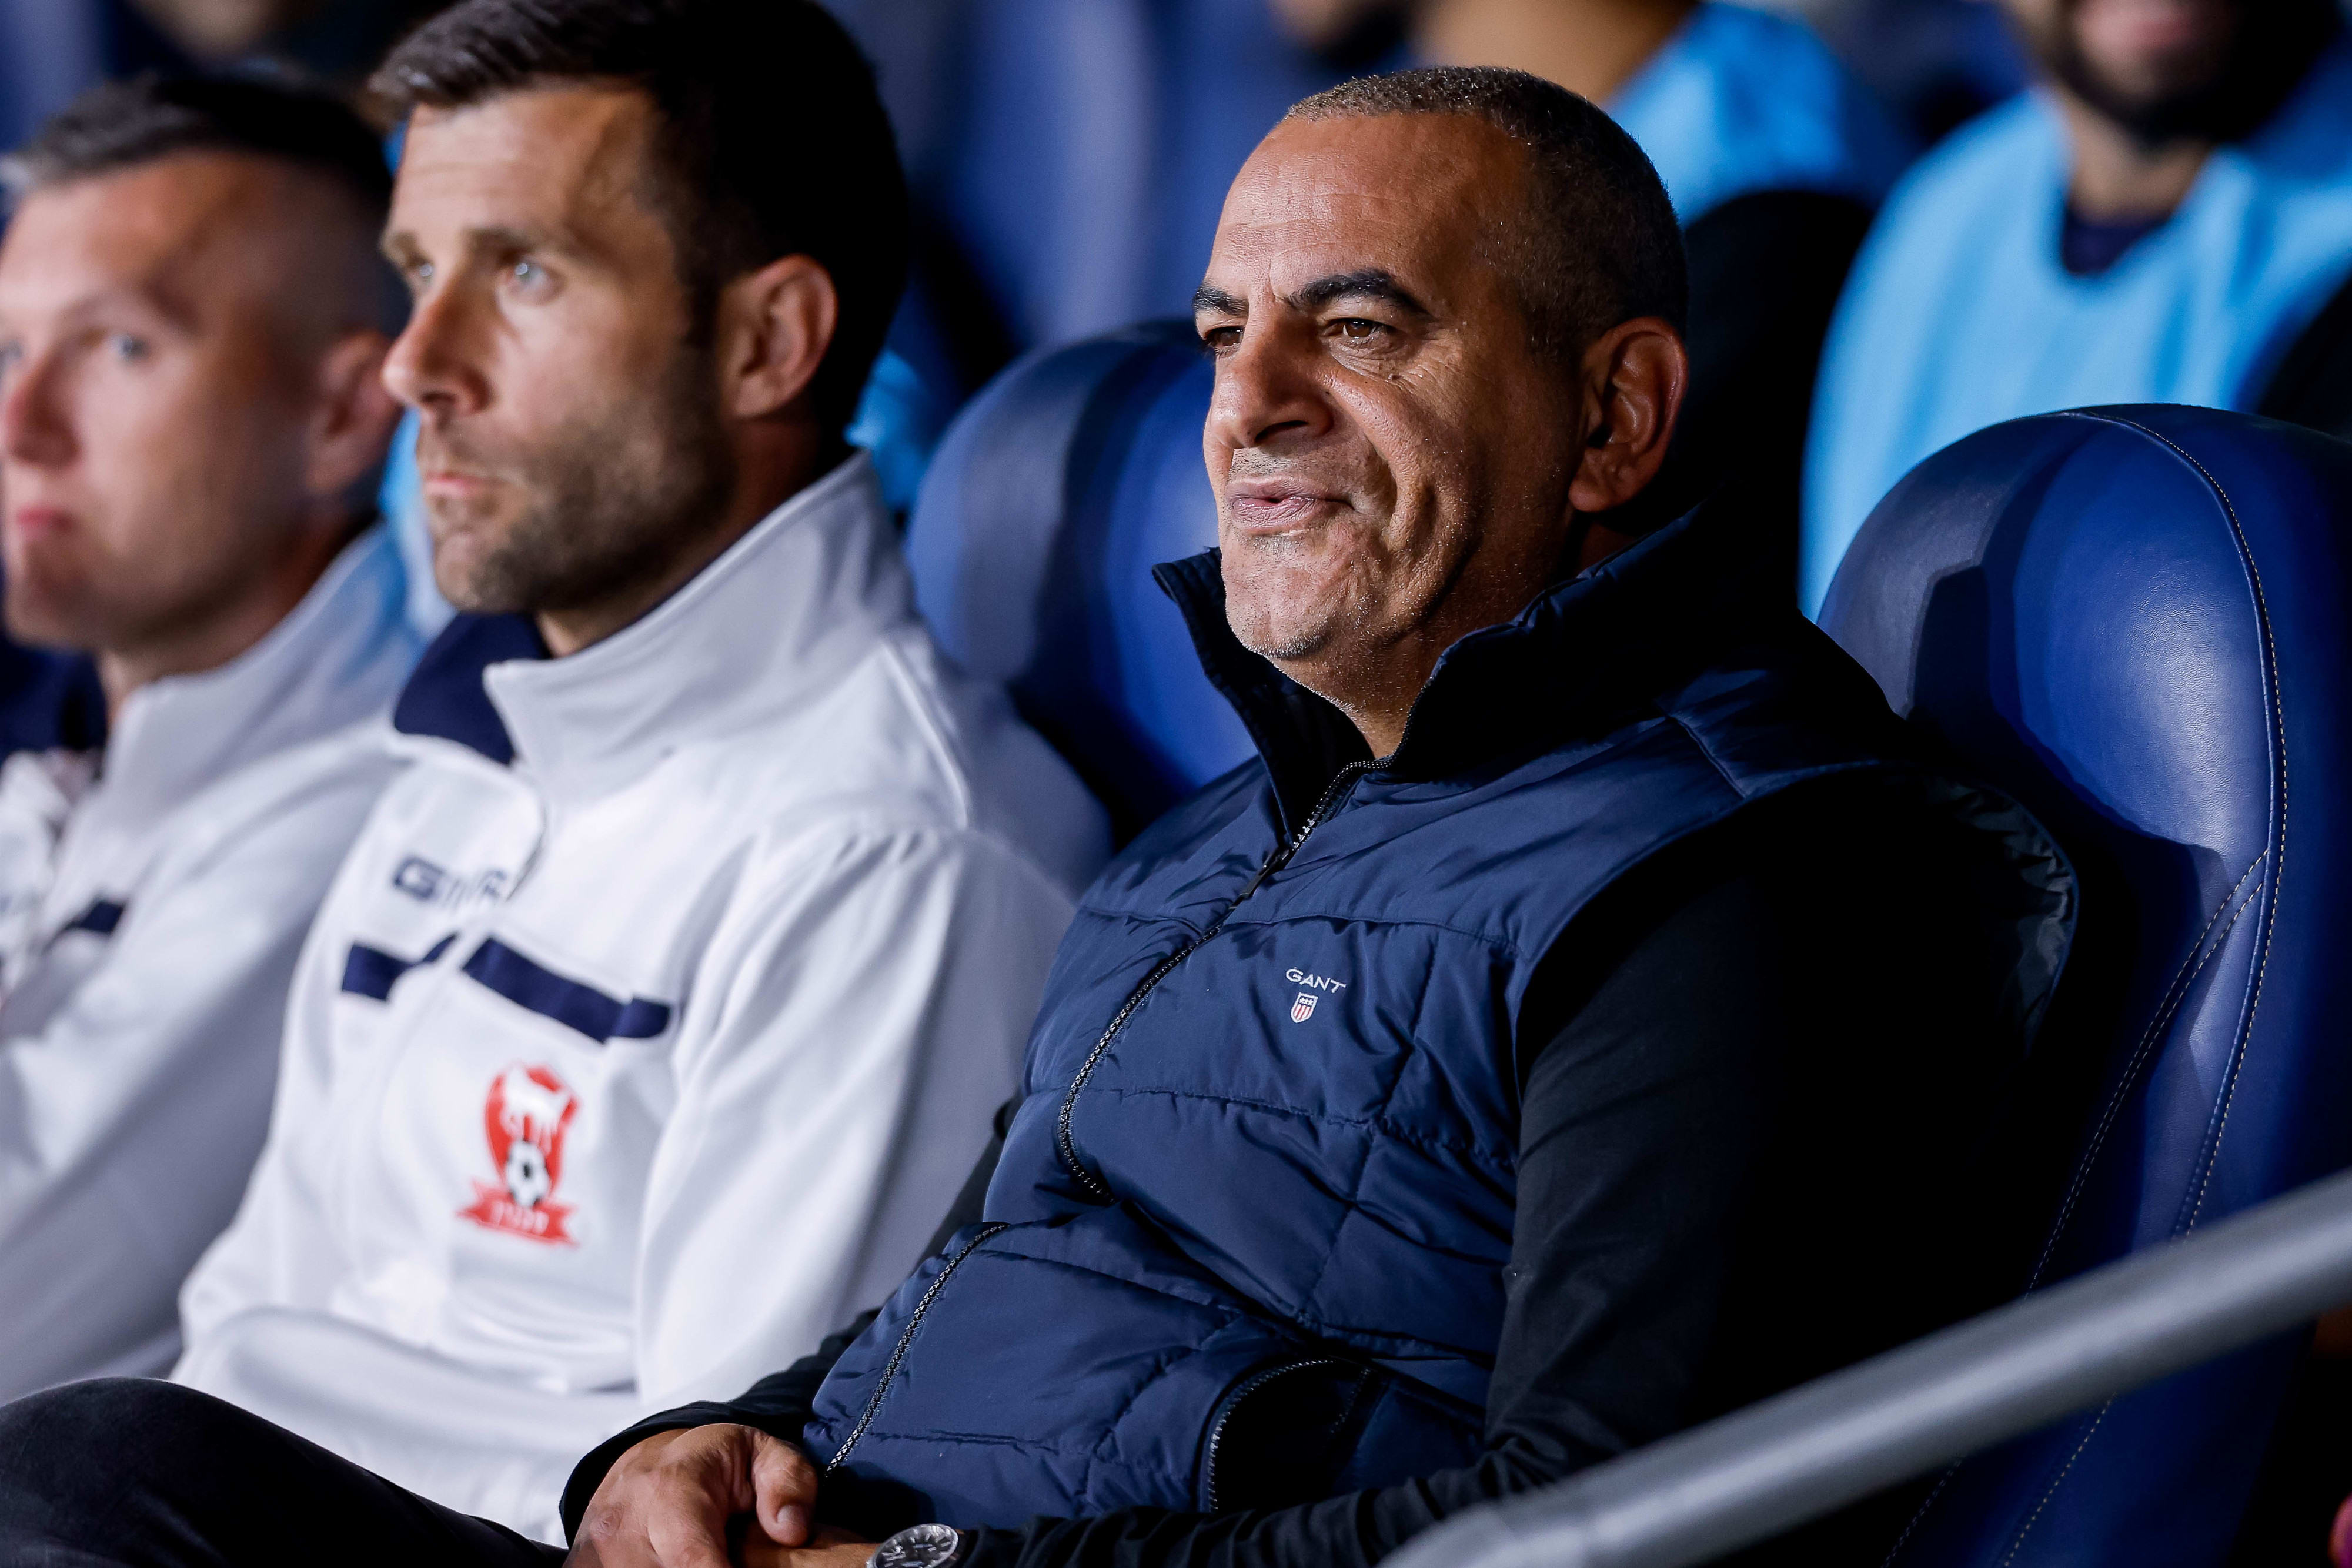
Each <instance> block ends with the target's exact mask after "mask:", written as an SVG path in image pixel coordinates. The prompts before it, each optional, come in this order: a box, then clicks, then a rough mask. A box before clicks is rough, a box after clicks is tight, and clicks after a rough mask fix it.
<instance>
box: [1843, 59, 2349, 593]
mask: <svg viewBox="0 0 2352 1568" xmlns="http://www.w3.org/2000/svg"><path fill="white" fill-rule="evenodd" d="M2068 177H2069V154H2068V149H2067V143H2066V138H2065V134H2064V131H2063V126H2062V125H2061V123H2060V120H2059V118H2058V113H2057V110H2056V109H2055V108H2054V107H2053V105H2052V104H2051V103H2050V102H2049V101H2048V100H2047V99H2045V98H2043V97H2042V95H2040V94H2038V93H2029V94H2026V95H2024V96H2022V97H2021V98H2020V99H2016V100H2014V101H2012V102H2011V103H2009V104H2007V105H2005V106H2003V107H2001V108H2000V109H1997V110H1992V111H1991V112H1990V113H1988V114H1986V115H1985V116H1983V117H1982V118H1981V119H1979V120H1977V121H1975V122H1974V123H1973V124H1971V125H1969V126H1967V127H1964V128H1963V129H1962V130H1960V131H1958V132H1957V133H1955V134H1954V135H1953V136H1952V138H1951V139H1950V140H1949V141H1947V142H1945V143H1944V145H1943V146H1941V147H1939V148H1937V150H1936V151H1935V152H1932V153H1930V154H1929V155H1928V156H1927V158H1925V159H1923V160H1922V161H1921V162H1920V163H1919V166H1918V167H1917V168H1916V169H1915V170H1914V171H1913V172H1911V174H1910V175H1909V176H1908V177H1907V178H1906V180H1905V181H1904V183H1902V185H1901V186H1899V187H1898V188H1897V189H1896V191H1895V194H1894V196H1893V197H1892V198H1891V199H1890V200H1889V201H1888V203H1887V205H1886V208H1885V212H1884V213H1882V214H1880V217H1879V220H1878V224H1877V226H1876V227H1875V228H1874V229H1873V230H1872V232H1871V235H1870V237H1869V239H1868V240H1867V241H1866V242H1864V246H1863V250H1862V255H1861V256H1860V257H1859V258H1858V259H1857V260H1856V261H1855V263H1854V269H1853V277H1851V279H1850V280H1849V281H1848V283H1847V285H1846V290H1845V297H1844V298H1843V301H1842V302H1841V303H1840V305H1839V307H1838V313H1837V317H1836V319H1835V320H1834V321H1833V322H1832V326H1831V329H1830V337H1829V341H1828V344H1827V346H1826V347H1825V349H1824V350H1823V351H1822V373H1821V381H1820V385H1819V391H1818V392H1817V394H1816V397H1815V401H1814V404H1813V421H1812V434H1811V441H1810V443H1809V446H1808V451H1807V453H1806V462H1805V523H1804V543H1803V549H1802V555H1801V564H1800V571H1799V578H1800V584H1801V596H1802V600H1803V604H1804V608H1805V611H1806V613H1808V614H1813V613H1817V612H1819V610H1820V608H1821V603H1822V598H1823V596H1824V595H1826V594H1827V593H1828V591H1829V585H1830V580H1831V579H1832V577H1833V576H1835V575H1836V572H1837V567H1838V562H1839V561H1840V560H1841V559H1843V558H1844V555H1845V551H1846V547H1847V546H1848V545H1849V544H1851V543H1852V542H1853V536H1854V535H1855V533H1857V532H1858V531H1859V530H1860V529H1861V528H1862V524H1863V519H1864V518H1865V517H1868V516H1869V515H1870V511H1871V508H1872V507H1875V506H1876V505H1877V504H1878V500H1879V497H1882V496H1884V495H1885V493H1886V492H1887V491H1888V490H1889V489H1890V488H1892V487H1893V486H1894V485H1895V481H1896V480H1897V479H1900V478H1901V477H1902V476H1904V475H1905V474H1906V473H1907V472H1909V470H1910V469H1911V468H1912V466H1913V465H1916V464H1917V463H1918V462H1919V461H1920V460H1921V459H1923V458H1925V457H1927V456H1928V455H1930V454H1932V453H1935V452H1937V451H1938V450H1940V449H1941V448H1943V447H1945V446H1948V445H1949V444H1951V443H1953V442H1955V441H1957V440H1958V439H1959V438H1960V437H1961V436H1964V435H1967V434H1969V433H1971V432H1973V431H1977V430H1981V429H1983V428H1984V427H1985V426H1986V425H1989V424H1996V423H2000V422H2001V421H2003V420H2008V419H2016V418H2021V417H2022V416H2024V415H2027V414H2034V413H2050V412H2052V411H2053V410H2056V409H2063V408H2080V407H2084V406H2085V405H2090V404H2096V403H2116V402H2179V403H2195V404H2201V405H2204V406H2207V407H2214V408H2239V409H2243V408H2250V407H2252V405H2253V404H2254V403H2256V402H2259V401H2260V400H2261V397H2262V392H2263V387H2264V385H2265V384H2266V382H2268V380H2269V378H2270V376H2271V374H2272V373H2273V371H2275V369H2276V367H2277V365H2278V361H2279V360H2280V358H2281V357H2282V356H2283V355H2284V352H2285V351H2286V349H2287V348H2288V346H2289V345H2290V344H2291V343H2292V342H2293V341H2294V337H2295V335H2296V334H2297V333H2298V332H2300V331H2301V330H2302V329H2304V328H2305V326H2307V325H2308V324H2309V322H2310V320H2311V319H2312V317H2313V316H2314V315H2315V314H2316V313H2317V311H2318V310H2319V308H2320V307H2321V306H2322V305H2324V304H2325V303H2326V300H2327V298H2329V296H2330V295H2332V294H2333V293H2334V292H2335V290H2336V287H2338V285H2340V284H2341V283H2342V282H2343V280H2344V278H2345V277H2346V275H2347V272H2352V39H2347V38H2346V37H2339V38H2338V39H2337V40H2336V43H2335V44H2334V45H2332V46H2331V47H2329V48H2328V50H2327V52H2326V53H2325V54H2324V55H2322V56H2321V57H2320V59H2319V60H2318V62H2317V63H2316V64H2315V65H2314V66H2313V68H2312V69H2311V74H2310V75H2309V77H2307V78H2305V81H2304V82H2303V83H2302V85H2301V86H2299V87H2298V88H2297V89H2295V92H2294V96H2293V97H2291V98H2290V99H2288V100H2287V102H2286V104H2285V105H2284V107H2283V108H2282V109H2281V110H2279V112H2278V113H2277V114H2276V115H2275V116H2273V118H2272V120H2271V122H2270V123H2269V124H2268V125H2266V126H2264V127H2263V129H2262V130H2261V131H2258V132H2257V133H2256V134H2255V135H2253V136H2252V138H2250V139H2248V140H2247V141H2243V142H2242V143H2239V144H2237V145H2234V146H2229V147H2224V148H2221V150H2219V151H2218V152H2215V153H2214V154H2213V155H2212V157H2211V158H2210V159H2209V160H2208V161H2207V162H2206V164H2205V167H2204V169H2203V170H2202V171H2201V172H2200V173H2199V175H2198V178H2197V183H2196V184H2195V185H2194V186H2193V187H2191V188H2190V191H2189V196H2188V199H2187V200H2186V201H2185V202H2183V203H2182V204H2181V206H2180V208H2179V211H2178V212H2176V213H2175V214H2173V215H2172V217H2171V219H2170V220H2169V221H2168V222H2167V223H2166V224H2165V225H2164V226H2163V227H2161V228H2159V229H2158V230H2156V231H2155V232H2154V233H2153V234H2151V235H2148V236H2147V238H2145V239H2143V240H2141V241H2140V242H2139V243H2138V244H2137V245H2136V246H2133V247H2132V248H2131V249H2130V250H2128V251H2126V253H2125V254H2124V256H2123V257H2122V259H2120V260H2119V261H2117V262H2116V265H2115V266H2114V267H2111V268H2109V269H2108V270H2107V271H2106V272H2105V273H2102V274H2100V275H2099V276H2097V277H2074V276H2072V275H2071V274H2069V273H2068V272H2067V271H2066V270H2065V268H2064V267H2063V266H2062V265H2061V264H2060V261H2059V252H2058V246H2059V235H2060V232H2061V225H2063V221H2064V211H2065V200H2066V185H2067V181H2068Z"/></svg>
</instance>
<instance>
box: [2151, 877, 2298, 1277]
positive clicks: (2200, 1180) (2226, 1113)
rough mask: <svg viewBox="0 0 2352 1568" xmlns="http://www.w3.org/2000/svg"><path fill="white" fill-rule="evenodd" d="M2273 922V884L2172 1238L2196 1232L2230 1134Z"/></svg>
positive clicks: (2260, 999) (2266, 970)
mask: <svg viewBox="0 0 2352 1568" xmlns="http://www.w3.org/2000/svg"><path fill="white" fill-rule="evenodd" d="M2277 920H2278V884H2277V883H2275V882H2273V883H2271V887H2270V899H2269V902H2268V903H2266V904H2264V905H2263V942H2262V949H2261V957H2260V960H2259V961H2258V962H2257V963H2256V964H2255V965H2254V991H2253V995H2252V997H2250V998H2247V1001H2246V1023H2245V1027H2244V1029H2242V1030H2240V1031H2239V1034H2238V1040H2237V1044H2236V1049H2234V1050H2233V1051H2231V1053H2230V1073H2229V1079H2228V1081H2227V1082H2225V1083H2223V1085H2222V1086H2221V1114H2220V1115H2219V1117H2218V1118H2217V1119H2216V1120H2215V1122H2214V1125H2213V1132H2212V1135H2211V1139H2210V1144H2209V1146H2208V1147H2207V1148H2206V1150H2205V1164H2204V1168H2203V1169H2202V1170H2200V1171H2199V1172H2198V1175H2197V1189H2196V1191H2195V1193H2194V1194H2192V1195H2191V1197H2190V1198H2189V1201H2188V1202H2187V1203H2185V1204H2184V1205H2183V1207H2184V1209H2185V1210H2186V1212H2185V1213H2183V1214H2181V1215H2179V1216H2177V1217H2176V1218H2174V1220H2173V1224H2172V1233H2173V1234H2174V1235H2175V1236H2185V1235H2187V1234H2188V1233H2189V1231H2191V1230H2193V1229H2195V1228H2196V1227H2197V1221H2198V1218H2199V1217H2200V1216H2201V1215H2202V1214H2203V1213H2204V1212H2205V1193H2206V1189H2207V1188H2208V1187H2210V1186H2211V1185H2212V1181H2213V1167H2214V1166H2218V1165H2220V1164H2221V1136H2222V1134H2225V1133H2227V1132H2228V1131H2229V1130H2230V1110H2231V1107H2232V1106H2234V1105H2235V1104H2237V1103H2238V1078H2239V1074H2240V1072H2241V1071H2242V1069H2243V1067H2244V1066H2245V1061H2246V1048H2247V1047H2248V1046H2249V1045H2251V1044H2252V1042H2253V1038H2254V1013H2255V1011H2256V1009H2259V1008H2261V1006H2262V1005H2263V977H2264V976H2265V975H2266V974H2268V973H2269V971H2270V966H2271V944H2270V934H2271V929H2272V927H2273V925H2276V923H2277Z"/></svg>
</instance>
